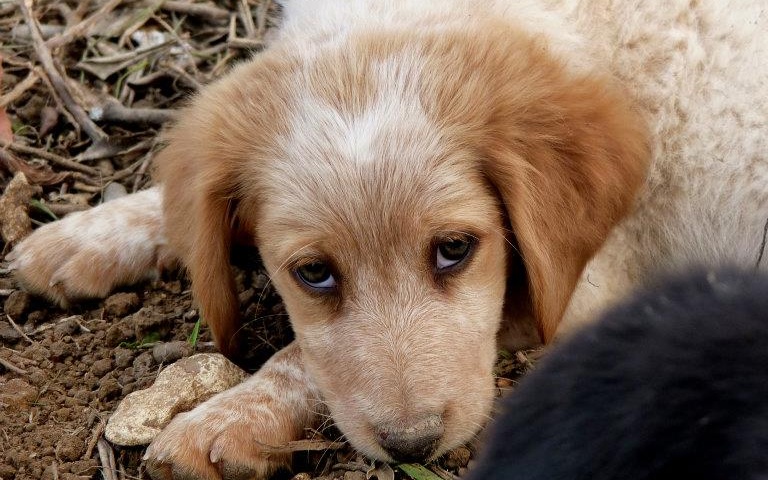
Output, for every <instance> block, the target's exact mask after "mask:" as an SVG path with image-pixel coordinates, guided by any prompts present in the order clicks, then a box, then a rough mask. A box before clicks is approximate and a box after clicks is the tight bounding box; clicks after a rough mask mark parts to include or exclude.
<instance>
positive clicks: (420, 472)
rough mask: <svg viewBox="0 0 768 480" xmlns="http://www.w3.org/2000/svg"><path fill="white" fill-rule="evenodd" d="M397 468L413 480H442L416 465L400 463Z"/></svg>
mask: <svg viewBox="0 0 768 480" xmlns="http://www.w3.org/2000/svg"><path fill="white" fill-rule="evenodd" d="M397 468H398V470H400V471H401V472H403V473H404V474H406V475H408V476H409V477H410V478H412V479H413V480H443V479H442V478H441V477H440V476H438V475H437V474H436V473H433V472H432V470H430V469H428V468H427V467H425V466H423V465H419V464H417V463H401V464H400V465H398V466H397Z"/></svg>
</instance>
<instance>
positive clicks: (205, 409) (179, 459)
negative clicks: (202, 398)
mask: <svg viewBox="0 0 768 480" xmlns="http://www.w3.org/2000/svg"><path fill="white" fill-rule="evenodd" d="M274 418H275V417H274V416H273V415H272V414H271V413H269V412H267V411H266V410H264V409H261V410H259V409H255V410H253V409H245V410H244V409H242V408H240V409H238V406H236V405H231V404H229V403H228V402H222V403H220V404H213V405H211V404H208V403H204V404H202V405H201V406H199V407H197V408H196V409H195V410H192V411H191V412H188V413H183V414H180V415H177V416H176V418H174V420H173V421H172V422H171V423H170V425H168V427H166V429H165V430H163V431H162V432H161V433H160V434H159V435H158V436H157V438H155V440H154V441H153V442H152V444H151V445H150V446H149V448H148V449H147V453H146V455H145V456H144V459H145V460H146V462H147V472H148V473H149V474H150V476H151V477H152V478H153V479H154V480H221V479H225V480H266V479H268V478H269V477H270V476H271V475H272V474H273V473H274V472H276V471H277V470H279V469H281V468H285V467H288V466H289V465H290V455H288V454H275V453H271V452H270V453H267V452H264V451H262V450H261V448H260V445H261V444H268V445H280V444H283V443H286V442H287V441H288V440H289V439H290V438H291V436H292V432H291V430H292V428H285V426H283V425H279V424H275V422H274Z"/></svg>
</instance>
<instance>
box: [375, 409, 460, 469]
mask: <svg viewBox="0 0 768 480" xmlns="http://www.w3.org/2000/svg"><path fill="white" fill-rule="evenodd" d="M444 430H445V429H444V427H443V419H442V418H441V417H440V415H429V416H426V417H423V418H421V419H419V420H417V421H416V422H413V423H410V424H407V425H405V426H403V425H401V424H383V425H379V426H378V427H377V428H376V439H377V440H378V442H379V445H381V447H382V448H383V449H384V450H386V451H387V453H389V454H390V455H391V456H392V458H394V459H395V460H398V461H401V462H413V461H420V460H426V459H427V458H429V456H430V455H432V453H433V452H434V451H435V448H436V447H437V443H438V441H439V440H440V437H442V436H443V432H444Z"/></svg>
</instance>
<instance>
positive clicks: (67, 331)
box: [53, 315, 83, 338]
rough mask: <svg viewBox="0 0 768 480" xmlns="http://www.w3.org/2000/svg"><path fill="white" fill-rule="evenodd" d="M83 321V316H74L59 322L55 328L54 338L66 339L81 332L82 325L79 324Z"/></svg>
mask: <svg viewBox="0 0 768 480" xmlns="http://www.w3.org/2000/svg"><path fill="white" fill-rule="evenodd" d="M82 321H83V316H82V315H72V316H71V317H69V318H67V319H66V320H64V321H63V322H59V323H57V324H56V326H54V327H53V336H54V337H55V338H62V337H66V336H67V335H72V334H74V333H75V332H77V331H78V330H80V324H79V323H78V322H82Z"/></svg>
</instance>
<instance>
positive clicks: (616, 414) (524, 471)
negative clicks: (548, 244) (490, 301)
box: [468, 271, 768, 480]
mask: <svg viewBox="0 0 768 480" xmlns="http://www.w3.org/2000/svg"><path fill="white" fill-rule="evenodd" d="M503 405H504V407H503V411H504V414H503V416H502V417H501V418H500V420H499V421H498V422H497V423H496V424H495V426H494V427H493V428H492V430H491V437H490V439H489V442H488V444H487V447H486V449H485V450H484V452H482V454H481V459H480V462H479V464H478V466H477V467H475V468H474V469H472V470H471V471H470V474H469V476H468V480H501V479H505V480H515V479H525V480H561V479H562V480H565V479H568V480H608V479H611V480H618V479H622V480H644V479H653V480H666V479H669V480H687V479H691V480H715V479H717V480H725V479H734V480H736V479H738V480H757V479H763V480H767V479H768V277H765V276H759V275H757V274H743V273H736V272H733V271H730V272H706V271H700V272H698V273H695V274H692V275H689V276H686V277H685V278H677V279H672V280H671V281H668V282H665V283H663V284H659V285H658V286H656V287H655V288H651V289H649V290H647V291H645V292H643V293H640V294H638V295H636V296H635V297H634V298H633V299H632V300H630V301H628V302H627V303H625V304H623V305H621V306H619V307H617V308H615V309H613V310H612V311H611V312H609V313H607V314H606V315H605V316H604V318H602V319H601V320H600V321H599V322H597V323H596V324H595V325H592V326H590V327H588V328H586V329H585V330H583V331H581V332H579V333H578V334H576V335H574V336H573V337H572V338H570V339H569V340H568V341H565V342H564V343H563V344H561V345H559V346H557V347H555V348H553V350H552V351H551V352H549V353H548V354H547V356H546V358H545V359H544V360H542V361H541V362H540V364H539V365H537V367H536V368H535V370H534V371H533V372H531V373H530V374H529V375H528V376H527V377H525V378H524V379H523V380H522V382H521V384H520V385H519V387H518V388H517V389H516V390H515V391H514V392H512V393H511V394H510V395H509V398H507V399H506V400H505V403H504V404H503Z"/></svg>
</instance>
